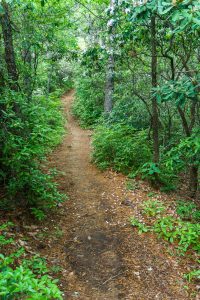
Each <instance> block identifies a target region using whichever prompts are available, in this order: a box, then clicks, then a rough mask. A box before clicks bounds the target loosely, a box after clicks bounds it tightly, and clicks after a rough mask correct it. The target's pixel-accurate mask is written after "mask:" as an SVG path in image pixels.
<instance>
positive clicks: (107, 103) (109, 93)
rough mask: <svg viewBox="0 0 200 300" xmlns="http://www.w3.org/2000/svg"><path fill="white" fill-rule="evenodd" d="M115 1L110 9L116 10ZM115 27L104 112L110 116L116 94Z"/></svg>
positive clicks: (112, 33)
mask: <svg viewBox="0 0 200 300" xmlns="http://www.w3.org/2000/svg"><path fill="white" fill-rule="evenodd" d="M115 5H116V3H115V0H110V9H111V10H114V8H115ZM113 35H114V32H113V25H111V33H110V41H109V42H110V45H109V57H108V62H107V69H106V87H105V100H104V112H105V113H106V114H109V113H110V112H111V111H112V107H113V94H114V73H115V60H114V54H113V39H114V36H113Z"/></svg>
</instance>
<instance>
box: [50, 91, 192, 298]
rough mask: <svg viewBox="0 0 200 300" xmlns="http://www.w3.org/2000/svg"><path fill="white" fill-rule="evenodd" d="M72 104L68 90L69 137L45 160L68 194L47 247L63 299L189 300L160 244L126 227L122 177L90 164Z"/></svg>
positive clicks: (87, 138)
mask: <svg viewBox="0 0 200 300" xmlns="http://www.w3.org/2000/svg"><path fill="white" fill-rule="evenodd" d="M72 100H73V92H70V93H68V94H67V95H66V96H65V97H63V103H64V108H65V112H66V116H67V119H68V123H67V131H68V133H67V135H66V137H65V139H64V142H63V144H62V145H61V146H60V147H58V149H57V150H56V151H55V152H54V153H53V155H52V156H51V158H50V166H53V167H54V166H55V167H57V168H58V169H59V170H60V171H62V172H64V173H63V175H62V176H60V178H59V179H58V180H59V183H60V186H61V189H62V191H64V192H65V193H66V194H67V195H68V196H69V201H67V202H66V204H64V206H63V208H62V209H61V213H60V215H59V218H58V217H57V228H59V229H61V230H62V233H61V234H60V238H59V239H57V240H55V241H54V242H52V243H51V247H50V248H49V249H48V257H49V259H50V260H51V261H53V262H54V263H55V265H62V267H63V271H62V278H61V282H62V289H63V291H64V293H65V295H64V299H76V298H77V299H83V300H84V299H91V300H107V299H108V300H117V299H131V300H137V299H138V300H143V299H152V300H153V299H164V300H166V299H173V300H175V299H181V300H183V299H189V298H188V297H187V296H186V294H185V292H184V290H182V285H183V284H181V283H178V284H177V280H179V278H180V276H179V273H178V271H177V270H176V267H175V266H174V265H173V262H170V259H169V257H168V254H165V253H164V254H163V251H164V250H163V248H162V246H160V245H157V244H155V245H154V244H153V246H152V240H151V236H148V235H147V236H145V237H141V236H139V235H138V234H137V232H136V231H134V230H133V229H132V228H131V227H130V225H129V220H128V218H129V216H130V215H131V210H132V208H130V207H124V206H123V205H121V202H122V201H123V200H124V199H125V197H126V195H125V192H124V190H123V188H122V176H121V175H116V174H114V173H113V174H112V173H111V172H105V173H102V172H100V171H99V170H98V169H97V168H96V167H95V166H93V165H92V164H91V163H90V152H91V149H90V148H91V147H90V135H91V132H90V131H88V130H83V129H81V128H80V127H79V126H78V123H77V122H76V121H75V120H74V118H73V117H72V116H71V114H70V107H71V102H72Z"/></svg>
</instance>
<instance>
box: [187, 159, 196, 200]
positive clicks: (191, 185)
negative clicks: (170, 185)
mask: <svg viewBox="0 0 200 300" xmlns="http://www.w3.org/2000/svg"><path fill="white" fill-rule="evenodd" d="M189 176H190V178H189V191H190V197H192V198H195V196H196V193H197V190H198V166H196V165H192V166H191V167H190V175H189Z"/></svg>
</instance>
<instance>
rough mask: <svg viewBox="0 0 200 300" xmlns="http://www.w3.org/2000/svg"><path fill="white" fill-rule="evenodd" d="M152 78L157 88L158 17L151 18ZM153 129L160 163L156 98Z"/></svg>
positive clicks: (155, 160)
mask: <svg viewBox="0 0 200 300" xmlns="http://www.w3.org/2000/svg"><path fill="white" fill-rule="evenodd" d="M151 51H152V53H151V54H152V61H151V78H152V88H156V87H157V45H156V17H155V16H152V17H151ZM152 129H153V149H154V162H155V163H158V162H159V155H160V153H159V117H158V105H157V100H156V97H154V96H153V97H152Z"/></svg>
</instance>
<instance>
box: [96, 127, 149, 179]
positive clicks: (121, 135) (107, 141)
mask: <svg viewBox="0 0 200 300" xmlns="http://www.w3.org/2000/svg"><path fill="white" fill-rule="evenodd" d="M93 147H94V151H93V161H94V162H95V163H96V164H97V165H98V167H99V168H100V169H102V170H104V169H107V168H113V169H114V170H116V171H119V172H122V173H125V174H128V173H130V172H133V171H136V170H137V169H138V168H139V167H140V166H142V165H143V164H144V163H146V162H147V161H149V160H150V159H151V156H152V155H151V146H150V144H149V142H148V140H147V136H146V132H145V131H137V130H135V129H134V128H133V127H130V126H128V125H123V124H114V125H106V124H105V125H100V126H98V127H97V128H96V130H95V134H94V137H93Z"/></svg>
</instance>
